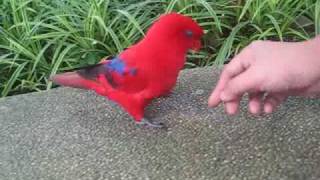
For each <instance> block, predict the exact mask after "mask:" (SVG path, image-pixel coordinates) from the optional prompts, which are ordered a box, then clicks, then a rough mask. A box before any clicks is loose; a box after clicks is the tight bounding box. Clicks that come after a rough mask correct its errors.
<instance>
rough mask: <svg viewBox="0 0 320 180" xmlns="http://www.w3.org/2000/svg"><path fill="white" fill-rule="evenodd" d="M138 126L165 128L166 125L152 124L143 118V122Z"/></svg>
mask: <svg viewBox="0 0 320 180" xmlns="http://www.w3.org/2000/svg"><path fill="white" fill-rule="evenodd" d="M136 124H138V125H142V126H147V127H151V128H165V125H164V123H162V122H152V121H150V120H148V119H146V118H142V119H141V121H139V122H138V121H137V122H136Z"/></svg>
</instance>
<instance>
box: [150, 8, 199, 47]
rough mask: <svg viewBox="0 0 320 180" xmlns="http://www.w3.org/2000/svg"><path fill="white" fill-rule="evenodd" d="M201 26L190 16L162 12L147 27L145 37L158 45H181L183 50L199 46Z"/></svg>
mask: <svg viewBox="0 0 320 180" xmlns="http://www.w3.org/2000/svg"><path fill="white" fill-rule="evenodd" d="M202 35H203V30H202V28H201V27H200V26H199V25H198V23H196V22H195V21H194V20H193V19H192V18H190V17H187V16H184V15H181V14H178V13H169V14H163V15H161V16H160V17H159V19H158V20H157V21H156V22H155V23H154V24H153V26H152V27H151V28H150V29H149V31H148V33H147V35H146V38H150V39H152V40H155V39H156V41H154V42H158V43H159V44H160V45H162V44H163V46H167V47H168V46H169V47H174V46H178V47H182V48H183V49H184V50H185V51H187V50H190V49H191V50H195V51H198V50H199V49H200V48H201V37H202Z"/></svg>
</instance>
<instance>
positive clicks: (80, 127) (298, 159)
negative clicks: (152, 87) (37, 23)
mask: <svg viewBox="0 0 320 180" xmlns="http://www.w3.org/2000/svg"><path fill="white" fill-rule="evenodd" d="M218 75H219V70H214V69H212V68H201V69H193V70H186V71H184V72H183V73H182V74H181V76H180V79H179V82H178V84H177V86H176V88H175V90H174V92H173V93H172V94H171V95H170V96H169V97H166V98H161V99H158V100H156V101H154V103H153V104H152V105H151V106H149V107H148V109H147V112H146V115H147V116H148V117H150V118H157V120H159V121H163V122H164V123H166V124H167V126H169V128H168V129H167V130H154V129H149V128H141V127H137V126H136V125H135V124H134V123H133V121H132V119H131V118H130V117H129V116H128V115H127V114H126V113H125V112H123V111H122V109H121V108H119V107H118V106H117V105H115V104H113V103H110V102H109V101H107V100H105V99H104V98H103V97H99V96H97V95H95V94H94V93H93V92H88V91H85V90H78V89H71V88H57V89H54V90H51V91H48V92H41V93H32V94H26V95H19V96H14V97H9V98H5V99H1V100H0V152H1V153H0V179H1V180H6V179H23V180H28V179H30V180H34V179H50V180H51V179H52V180H54V179H57V180H61V179H197V180H198V179H284V180H285V179H297V180H298V179H299V180H300V179H303V180H306V179H320V111H319V110H320V101H319V100H308V99H290V100H288V101H287V102H286V103H285V104H283V105H282V106H281V107H280V109H279V111H277V112H276V113H274V114H272V115H269V116H262V117H253V116H251V115H249V114H248V113H247V112H246V107H245V100H244V101H243V106H242V110H241V113H240V114H239V115H238V116H234V117H229V116H227V115H225V113H224V112H223V108H222V107H218V108H215V109H208V108H207V98H208V96H209V93H210V91H211V89H212V87H213V86H214V84H215V83H216V81H217V78H218Z"/></svg>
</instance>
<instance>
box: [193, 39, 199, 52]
mask: <svg viewBox="0 0 320 180" xmlns="http://www.w3.org/2000/svg"><path fill="white" fill-rule="evenodd" d="M191 49H192V50H193V51H196V52H198V51H199V50H200V49H201V40H196V41H194V42H193V44H192V47H191Z"/></svg>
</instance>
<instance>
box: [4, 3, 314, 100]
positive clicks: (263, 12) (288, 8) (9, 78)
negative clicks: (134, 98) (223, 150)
mask: <svg viewBox="0 0 320 180" xmlns="http://www.w3.org/2000/svg"><path fill="white" fill-rule="evenodd" d="M171 11H176V12H180V13H183V14H186V15H189V16H192V17H193V18H194V19H196V20H197V21H198V22H199V24H200V25H201V26H202V27H203V28H204V29H205V32H206V34H205V37H204V48H203V49H202V51H201V52H200V53H198V54H190V55H189V56H188V62H187V64H186V68H192V67H198V66H207V65H212V64H216V65H223V64H224V63H225V62H226V61H227V60H228V59H229V58H230V57H232V56H233V55H234V54H235V53H237V52H239V50H241V49H242V48H243V47H245V46H246V45H248V44H249V43H250V42H252V41H253V40H257V39H273V40H281V41H300V40H304V39H309V38H311V37H313V36H315V34H319V33H320V0H304V1H301V0H286V1H280V0H247V1H245V0H237V1H235V0H234V1H227V0H216V1H209V0H169V1H162V0H149V1H138V0H128V1H125V0H109V1H108V0H52V1H50V0H2V1H1V2H0V73H1V75H0V93H1V94H0V97H4V96H8V95H14V94H20V93H25V92H31V91H41V90H46V89H50V88H52V87H53V86H52V83H50V82H49V81H48V77H49V76H50V75H51V74H55V73H57V72H62V71H65V70H68V69H72V68H77V67H81V66H84V65H88V64H94V63H97V62H98V61H99V60H100V59H101V58H102V57H104V56H109V55H114V54H117V53H119V52H120V51H122V50H123V49H124V48H125V47H127V46H129V45H131V44H133V43H135V42H137V41H138V40H139V39H140V38H142V37H143V35H144V32H145V30H146V29H147V28H148V27H149V26H150V24H151V23H152V22H153V21H154V19H156V18H157V17H158V16H159V15H160V14H162V13H165V12H171ZM204 78H205V77H204Z"/></svg>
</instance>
